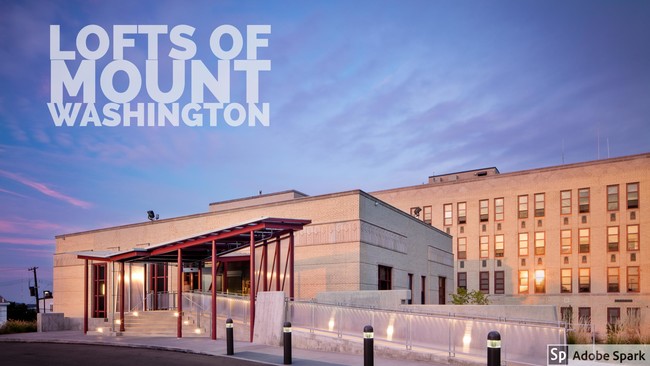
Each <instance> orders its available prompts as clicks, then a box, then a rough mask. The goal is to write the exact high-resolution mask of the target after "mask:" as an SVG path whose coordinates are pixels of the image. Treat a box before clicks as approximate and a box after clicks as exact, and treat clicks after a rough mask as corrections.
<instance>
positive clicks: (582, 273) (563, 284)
mask: <svg viewBox="0 0 650 366" xmlns="http://www.w3.org/2000/svg"><path fill="white" fill-rule="evenodd" d="M534 273H535V293H545V292H546V288H545V281H544V279H545V272H544V270H543V269H538V270H535V271H534ZM625 274H626V276H627V277H626V279H627V280H626V285H627V289H626V291H625V292H632V293H633V292H639V278H640V276H639V267H627V270H626V273H625ZM528 286H529V273H528V270H520V271H519V293H520V294H526V293H528V292H529V289H528ZM560 292H561V293H572V292H573V269H571V268H562V269H560ZM590 292H591V268H579V269H578V293H590ZM607 292H612V293H617V292H622V291H621V288H620V269H619V268H618V267H609V268H607Z"/></svg>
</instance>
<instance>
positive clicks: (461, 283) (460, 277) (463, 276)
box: [458, 272, 467, 290]
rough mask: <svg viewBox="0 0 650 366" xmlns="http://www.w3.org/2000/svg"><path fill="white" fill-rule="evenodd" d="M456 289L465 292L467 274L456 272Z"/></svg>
mask: <svg viewBox="0 0 650 366" xmlns="http://www.w3.org/2000/svg"><path fill="white" fill-rule="evenodd" d="M458 288H462V289H465V290H467V272H458Z"/></svg>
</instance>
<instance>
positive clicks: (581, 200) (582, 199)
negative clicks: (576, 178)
mask: <svg viewBox="0 0 650 366" xmlns="http://www.w3.org/2000/svg"><path fill="white" fill-rule="evenodd" d="M578 211H579V212H580V213H587V212H589V188H581V189H578Z"/></svg>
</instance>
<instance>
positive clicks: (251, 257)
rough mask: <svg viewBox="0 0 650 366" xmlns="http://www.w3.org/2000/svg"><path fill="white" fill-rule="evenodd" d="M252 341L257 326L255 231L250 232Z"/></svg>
mask: <svg viewBox="0 0 650 366" xmlns="http://www.w3.org/2000/svg"><path fill="white" fill-rule="evenodd" d="M250 238H251V239H250V247H251V248H250V250H251V255H250V282H251V285H250V289H249V290H248V291H249V295H250V306H249V308H250V324H249V325H250V341H251V342H253V330H254V327H255V231H251V233H250Z"/></svg>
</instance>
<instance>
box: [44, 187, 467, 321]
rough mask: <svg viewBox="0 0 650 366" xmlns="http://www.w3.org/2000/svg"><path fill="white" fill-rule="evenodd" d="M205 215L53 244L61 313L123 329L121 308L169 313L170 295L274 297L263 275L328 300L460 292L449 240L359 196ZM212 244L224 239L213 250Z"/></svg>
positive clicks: (232, 205) (223, 205) (216, 207)
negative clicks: (385, 292) (334, 294)
mask: <svg viewBox="0 0 650 366" xmlns="http://www.w3.org/2000/svg"><path fill="white" fill-rule="evenodd" d="M209 207H210V209H209V211H208V212H205V213H199V214H195V215H189V216H182V217H175V218H169V219H160V220H156V219H155V216H154V215H153V214H152V215H150V218H151V221H147V222H141V223H136V224H131V225H124V226H118V227H111V228H104V229H98V230H92V231H87V232H81V233H72V234H65V235H59V236H57V237H56V249H55V254H54V289H53V292H54V293H56V294H57V301H56V303H55V304H54V312H57V313H64V314H65V315H66V317H70V318H73V319H76V324H77V326H78V327H81V324H82V319H85V318H86V315H85V314H88V316H89V317H90V325H89V327H90V329H93V327H94V326H96V325H98V324H102V322H107V321H108V322H113V321H116V320H121V321H122V324H123V318H122V319H118V318H117V315H116V313H118V312H120V309H121V310H122V314H120V316H122V317H123V312H124V309H126V310H125V311H127V312H128V311H137V310H143V309H147V310H151V309H170V308H174V306H175V305H174V295H173V293H174V292H175V291H176V292H177V293H176V295H178V294H181V293H183V292H186V291H187V292H189V291H205V290H212V288H213V285H214V288H215V291H219V292H229V293H237V294H242V295H251V293H252V291H251V289H256V290H257V291H264V290H265V289H266V288H267V285H268V283H267V281H265V279H266V278H268V279H269V280H270V283H271V284H273V283H274V282H276V281H278V283H279V282H280V279H282V283H284V280H286V279H287V278H288V277H287V276H289V282H291V283H293V284H294V285H295V289H293V286H291V288H292V290H290V289H288V288H286V287H284V286H283V287H282V288H281V289H282V290H285V291H286V293H287V296H291V297H294V298H297V299H311V298H314V297H316V295H317V294H319V293H323V292H331V291H359V290H382V289H405V290H411V291H410V293H411V296H410V298H408V299H404V301H405V302H406V301H409V302H412V303H415V304H420V303H434V304H437V303H445V302H447V301H448V296H449V292H450V289H453V288H454V286H455V285H454V282H453V275H454V270H453V254H452V248H451V245H452V242H451V237H450V236H449V235H448V234H446V233H444V232H443V231H441V230H439V229H437V228H435V227H433V226H431V225H427V224H425V223H423V222H422V221H421V220H418V219H417V218H414V217H412V216H410V215H408V214H407V213H405V212H403V211H400V210H398V209H396V208H394V207H392V206H390V205H389V204H386V203H385V202H382V201H381V200H378V199H376V198H375V197H373V196H371V195H369V194H367V193H365V192H363V191H358V190H357V191H349V192H342V193H335V194H327V195H322V196H314V197H309V196H307V195H305V194H302V193H300V192H297V191H287V192H280V193H275V194H268V195H259V196H254V197H249V198H244V199H238V200H232V201H226V202H217V203H213V204H210V206H209ZM269 218H283V219H269ZM269 220H274V221H273V222H269ZM296 222H300V224H301V226H300V227H299V228H296V229H295V233H294V231H291V234H290V235H291V236H290V239H289V242H288V243H287V244H288V245H287V244H282V245H280V246H274V245H277V244H275V239H274V238H272V237H271V236H269V237H264V236H263V235H262V231H264V230H265V231H266V232H268V233H271V231H270V229H268V230H267V229H264V230H258V231H255V232H253V231H251V232H250V238H251V239H250V241H254V242H255V245H253V244H252V243H251V245H250V246H248V244H247V243H246V240H248V239H245V238H244V243H243V244H241V243H237V242H236V240H235V239H233V236H232V235H230V234H228V235H230V236H228V235H222V234H224V233H233V232H238V230H239V231H242V232H243V231H245V230H247V228H249V227H258V226H259V225H267V226H268V228H277V225H280V224H282V223H296ZM273 225H276V226H273ZM302 225H304V226H302ZM292 230H293V229H292ZM246 234H248V231H246ZM258 234H259V235H262V236H256V235H258ZM271 234H272V233H271ZM220 235H221V236H220ZM278 235H279V234H278ZM226 236H227V237H226ZM253 237H254V239H253ZM213 238H214V241H215V242H217V241H218V240H221V239H219V238H225V239H224V240H221V241H218V242H217V243H216V244H215V245H218V246H219V247H216V246H213V247H212V250H210V247H209V244H210V241H211V240H213ZM279 238H280V237H279V236H278V240H280V239H279ZM284 238H285V237H283V239H282V240H285V239H284ZM294 239H295V245H294V247H295V250H290V249H289V248H291V247H292V244H293V243H294ZM195 244H197V245H195ZM198 244H201V245H198ZM267 245H268V248H266V247H267ZM251 247H255V248H256V249H255V251H254V253H255V255H254V256H251V252H250V248H251ZM265 248H266V249H265ZM276 248H278V249H276ZM247 249H248V252H245V250H247ZM267 249H268V253H267ZM181 250H182V251H183V253H182V254H181ZM276 250H277V251H279V254H277V258H291V257H293V256H295V265H294V267H295V268H293V269H294V270H295V272H292V266H291V265H290V263H291V261H285V262H284V264H282V263H279V261H275V260H272V258H276V257H275V255H273V254H271V253H274V252H276V253H277V251H276ZM288 250H289V251H291V256H289V254H290V253H289V252H288ZM177 252H178V254H175V253H177ZM215 252H216V253H215ZM213 253H214V255H215V256H217V257H211V256H212V255H213ZM233 257H234V258H233ZM211 258H215V260H211ZM242 258H245V259H242ZM213 263H216V264H217V265H216V267H215V269H214V271H213ZM251 263H254V266H253V269H252V270H251ZM222 264H223V265H222ZM280 266H282V267H280ZM181 267H182V268H181ZM267 268H268V269H270V270H269V271H268V272H267ZM287 268H289V270H287ZM262 269H263V270H262ZM260 273H263V274H262V275H260ZM274 273H277V275H275V277H274ZM291 274H294V275H293V276H291ZM256 276H257V278H256ZM267 276H268V277H267ZM181 277H182V281H179V279H180V278H181ZM122 278H123V279H124V283H122V281H121V279H122ZM84 281H87V282H88V284H87V285H86V286H84ZM181 282H182V284H181ZM260 282H261V283H263V286H261V285H260ZM256 283H257V285H256ZM270 287H271V288H273V286H272V285H271V286H270ZM278 288H279V285H278ZM122 299H123V301H122ZM177 303H181V301H178V302H177ZM84 304H85V307H84ZM251 314H254V312H252V313H251ZM213 319H214V317H213ZM179 324H180V323H179ZM85 325H87V324H84V327H85ZM179 327H180V325H179ZM251 332H252V331H251Z"/></svg>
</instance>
